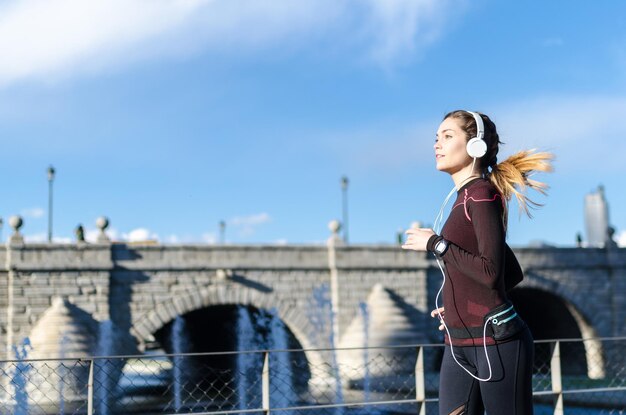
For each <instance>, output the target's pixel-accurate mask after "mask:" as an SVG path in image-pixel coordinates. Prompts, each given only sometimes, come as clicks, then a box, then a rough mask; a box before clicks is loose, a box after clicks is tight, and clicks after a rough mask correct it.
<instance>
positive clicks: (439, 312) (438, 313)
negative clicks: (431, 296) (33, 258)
mask: <svg viewBox="0 0 626 415" xmlns="http://www.w3.org/2000/svg"><path fill="white" fill-rule="evenodd" d="M444 315H445V311H444V309H443V307H439V308H436V309H434V310H433V311H431V312H430V316H431V317H432V318H435V317H437V318H438V319H439V322H440V323H441V324H439V330H441V331H443V330H444V329H445V327H444V325H443V316H444Z"/></svg>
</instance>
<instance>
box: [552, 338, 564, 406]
mask: <svg viewBox="0 0 626 415" xmlns="http://www.w3.org/2000/svg"><path fill="white" fill-rule="evenodd" d="M550 374H551V380H552V393H553V394H554V395H555V399H554V415H564V412H563V382H562V378H561V345H560V342H559V341H558V340H557V341H555V342H554V344H552V356H551V357H550Z"/></svg>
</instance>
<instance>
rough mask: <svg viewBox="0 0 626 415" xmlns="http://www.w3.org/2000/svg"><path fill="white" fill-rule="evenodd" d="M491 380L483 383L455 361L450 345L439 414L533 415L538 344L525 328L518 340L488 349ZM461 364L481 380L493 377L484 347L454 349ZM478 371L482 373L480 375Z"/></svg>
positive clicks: (443, 363) (440, 387) (440, 388)
mask: <svg viewBox="0 0 626 415" xmlns="http://www.w3.org/2000/svg"><path fill="white" fill-rule="evenodd" d="M487 352H488V354H489V361H490V362H491V370H492V372H493V374H492V377H491V380H489V381H487V382H480V381H478V380H476V379H474V378H473V377H471V376H470V375H468V374H467V372H465V371H464V370H463V369H462V368H461V367H459V365H458V364H457V363H456V362H455V361H454V358H453V357H452V354H451V352H450V346H446V348H445V351H444V354H443V361H442V363H441V377H440V380H439V415H449V414H455V415H457V414H459V415H460V414H463V415H483V414H484V413H485V410H486V411H487V415H532V413H533V402H532V374H533V355H534V345H533V338H532V335H531V334H530V330H528V328H525V329H524V330H523V331H522V332H520V333H519V334H518V335H517V336H516V338H515V339H514V340H511V341H507V342H506V343H501V344H497V345H494V346H487ZM454 355H455V356H456V358H457V360H458V361H459V363H461V364H463V366H464V367H465V368H466V369H467V370H469V371H470V372H472V373H473V374H474V375H476V376H478V377H480V378H483V379H484V378H487V377H489V367H488V366H487V360H486V358H485V349H484V348H483V346H477V347H471V346H470V347H454ZM477 372H478V373H477Z"/></svg>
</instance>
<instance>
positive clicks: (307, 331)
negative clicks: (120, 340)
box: [0, 238, 626, 359]
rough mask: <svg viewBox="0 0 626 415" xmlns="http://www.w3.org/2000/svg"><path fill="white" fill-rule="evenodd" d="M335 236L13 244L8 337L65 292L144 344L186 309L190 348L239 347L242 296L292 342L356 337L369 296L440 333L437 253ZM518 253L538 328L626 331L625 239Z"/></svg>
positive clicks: (424, 330) (421, 335) (431, 339)
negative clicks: (297, 242) (294, 240)
mask: <svg viewBox="0 0 626 415" xmlns="http://www.w3.org/2000/svg"><path fill="white" fill-rule="evenodd" d="M332 241H333V239H332V238H331V242H330V243H329V245H328V246H323V245H318V246H270V245H265V246H261V245H259V246H239V245H233V246H229V245H215V246H207V245H202V246H200V245H194V246H190V245H189V246H186V245H150V244H145V245H127V244H117V243H114V244H111V243H98V244H85V243H81V244H23V243H9V244H7V246H6V248H5V249H3V250H2V251H1V252H0V261H2V263H4V264H6V266H5V268H4V271H2V272H1V273H0V336H1V337H2V342H3V343H4V344H6V346H7V355H9V350H10V348H11V346H12V345H13V344H16V343H18V342H20V341H21V339H23V338H24V337H26V336H29V335H30V334H31V331H32V329H33V327H34V325H35V324H36V323H37V322H38V321H39V320H40V318H41V317H42V315H43V314H44V312H46V310H47V309H49V308H50V307H51V305H52V304H53V299H54V298H55V297H62V298H64V299H66V300H67V301H68V302H69V303H72V304H74V305H75V306H77V307H79V308H80V309H82V310H84V311H86V312H87V313H89V314H91V315H92V316H93V318H95V320H97V321H101V322H102V321H106V320H110V321H111V322H112V323H113V325H114V326H115V327H116V328H117V330H120V331H122V332H124V333H126V334H127V335H128V334H130V335H132V338H133V339H134V343H135V344H136V346H137V347H138V349H139V350H143V349H145V348H151V347H158V346H159V345H160V346H162V347H163V348H164V349H167V346H166V341H165V339H166V337H167V330H166V328H167V327H168V325H171V323H172V322H173V321H174V320H175V319H176V318H177V317H178V316H184V317H185V318H186V319H187V323H188V326H187V327H188V329H189V331H191V332H192V333H191V336H192V337H193V339H194V341H193V344H194V345H195V346H194V347H195V349H194V350H193V351H221V350H232V349H234V347H235V343H234V342H235V340H233V336H234V334H233V332H234V327H235V326H236V316H237V313H236V310H237V309H238V307H241V306H245V307H246V308H247V309H248V310H251V312H257V313H258V312H268V311H272V313H274V314H275V315H277V316H278V317H279V318H280V320H281V321H282V323H283V324H284V325H285V326H286V327H287V328H288V331H289V332H290V336H291V337H290V338H291V346H294V347H300V348H315V347H328V346H329V344H330V343H329V342H328V339H329V338H334V339H336V340H337V339H338V341H335V343H334V344H335V345H337V344H338V345H349V346H354V345H358V336H356V337H355V336H354V333H352V334H350V332H351V328H350V327H351V326H353V325H354V323H355V322H356V321H358V319H359V316H360V310H362V309H363V307H362V304H367V305H368V306H369V307H371V308H372V309H371V311H370V318H371V320H372V321H374V320H376V322H377V324H378V325H379V326H378V327H379V328H380V327H386V328H385V329H386V330H393V327H395V326H394V324H396V325H398V324H399V326H402V325H403V324H404V325H405V326H406V323H407V322H408V323H409V324H410V326H411V327H410V329H406V327H405V328H404V329H402V330H404V337H402V336H399V337H396V338H395V339H396V340H393V339H394V337H393V335H390V336H388V342H394V341H395V342H402V341H404V342H409V343H415V342H421V343H436V342H440V341H441V334H440V333H439V332H438V331H437V330H436V325H435V322H434V321H432V319H431V318H430V317H429V311H430V310H431V309H432V308H434V298H435V294H436V292H437V290H438V289H439V286H440V284H441V274H440V272H439V269H438V268H437V265H436V263H435V262H434V261H433V259H432V258H431V257H429V256H428V255H427V254H426V253H416V252H406V251H403V250H401V249H400V248H399V247H397V246H392V245H348V246H344V245H341V244H340V243H337V242H332ZM335 241H336V239H335ZM515 252H516V254H517V255H518V258H519V260H520V263H521V264H522V267H523V268H524V270H525V280H524V281H523V282H522V283H521V285H520V286H519V287H518V288H516V289H515V290H513V292H512V293H511V296H512V298H513V301H514V302H515V303H516V306H517V307H518V310H519V312H520V314H522V315H523V317H524V318H525V319H526V320H527V322H528V324H529V325H530V327H531V330H532V331H533V334H534V336H535V338H536V339H540V338H580V337H585V338H588V337H608V336H624V335H626V325H625V324H624V322H626V249H618V248H608V249H585V248H537V249H535V248H532V249H531V248H521V249H515ZM389 304H391V306H390V305H389ZM377 307H378V308H377ZM389 307H391V308H389ZM325 310H330V311H329V312H330V313H331V315H330V317H329V318H328V321H332V325H331V326H330V327H327V330H328V332H329V334H331V335H332V336H330V337H329V336H326V335H320V333H321V331H323V330H324V329H320V327H319V324H318V323H319V321H320V319H321V320H324V319H326V314H324V313H326V312H327V311H325ZM333 316H335V318H333ZM361 318H362V316H361ZM316 321H317V322H318V323H316ZM386 322H388V323H389V324H387V323H386ZM394 322H395V323H394ZM389 327H391V329H390V328H389ZM320 330H321V331H320ZM407 330H408V331H407ZM407 333H409V334H410V335H406V334H407ZM351 339H353V340H351ZM354 339H357V340H354ZM389 339H391V340H389ZM355 342H356V343H355ZM592 349H593V348H592V347H591V348H590V349H588V350H587V354H589V352H590V350H592ZM588 357H589V356H588ZM308 358H309V359H315V356H308Z"/></svg>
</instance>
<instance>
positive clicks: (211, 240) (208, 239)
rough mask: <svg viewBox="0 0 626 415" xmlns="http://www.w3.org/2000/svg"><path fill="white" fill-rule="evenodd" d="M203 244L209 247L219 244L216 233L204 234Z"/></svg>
mask: <svg viewBox="0 0 626 415" xmlns="http://www.w3.org/2000/svg"><path fill="white" fill-rule="evenodd" d="M202 242H204V243H205V244H209V245H215V244H216V243H217V237H216V236H215V234H214V233H203V234H202Z"/></svg>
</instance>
